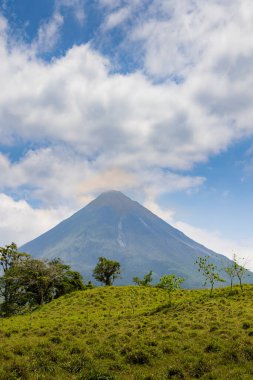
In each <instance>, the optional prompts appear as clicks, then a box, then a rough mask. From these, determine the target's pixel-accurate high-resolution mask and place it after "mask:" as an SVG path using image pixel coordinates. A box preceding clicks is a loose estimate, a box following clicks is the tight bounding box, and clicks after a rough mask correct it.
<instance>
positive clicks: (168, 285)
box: [157, 274, 184, 305]
mask: <svg viewBox="0 0 253 380" xmlns="http://www.w3.org/2000/svg"><path fill="white" fill-rule="evenodd" d="M182 282H184V278H181V277H177V276H176V275H175V274H169V275H167V274H165V275H164V276H163V277H161V278H160V282H159V283H158V284H157V286H158V287H159V288H162V289H165V290H167V292H168V293H169V305H171V297H172V293H173V292H175V291H176V290H177V289H180V285H181V284H182Z"/></svg>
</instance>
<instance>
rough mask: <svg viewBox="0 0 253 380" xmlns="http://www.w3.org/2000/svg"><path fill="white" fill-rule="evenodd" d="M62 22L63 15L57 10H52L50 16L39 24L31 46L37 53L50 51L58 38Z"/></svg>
mask: <svg viewBox="0 0 253 380" xmlns="http://www.w3.org/2000/svg"><path fill="white" fill-rule="evenodd" d="M63 23H64V18H63V16H62V15H61V14H60V13H59V12H54V14H53V16H52V18H51V19H50V20H48V21H46V22H43V23H42V25H41V26H40V28H39V30H38V36H37V38H36V40H35V41H34V44H33V48H34V49H35V50H36V51H38V52H39V53H44V52H48V51H51V50H52V49H53V48H54V47H55V45H56V44H57V42H58V40H59V38H60V29H61V27H62V25H63Z"/></svg>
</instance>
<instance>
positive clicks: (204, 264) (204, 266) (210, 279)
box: [195, 256, 224, 297]
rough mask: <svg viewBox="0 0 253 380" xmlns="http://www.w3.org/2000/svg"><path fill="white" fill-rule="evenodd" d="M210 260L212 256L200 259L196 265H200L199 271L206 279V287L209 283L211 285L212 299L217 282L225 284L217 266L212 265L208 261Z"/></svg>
mask: <svg viewBox="0 0 253 380" xmlns="http://www.w3.org/2000/svg"><path fill="white" fill-rule="evenodd" d="M209 258H210V256H205V257H198V258H197V260H196V262H195V264H197V265H198V271H199V272H201V273H202V275H203V276H204V278H205V281H204V286H206V285H207V283H209V284H210V286H211V288H210V297H212V294H213V287H214V284H215V282H224V280H223V278H221V277H220V275H219V273H218V268H217V265H215V264H214V263H210V262H209V261H208V260H209Z"/></svg>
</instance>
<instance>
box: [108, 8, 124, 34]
mask: <svg viewBox="0 0 253 380" xmlns="http://www.w3.org/2000/svg"><path fill="white" fill-rule="evenodd" d="M129 16H130V9H129V8H126V7H125V8H121V9H119V10H117V11H115V12H112V13H110V14H109V15H108V17H107V19H106V22H105V26H104V29H105V30H109V29H113V28H115V27H117V26H118V25H120V24H122V23H123V22H124V21H126V20H127V19H128V17H129Z"/></svg>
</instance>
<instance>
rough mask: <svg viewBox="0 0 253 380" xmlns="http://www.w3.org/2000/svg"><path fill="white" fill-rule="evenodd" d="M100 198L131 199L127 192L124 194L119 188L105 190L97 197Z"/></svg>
mask: <svg viewBox="0 0 253 380" xmlns="http://www.w3.org/2000/svg"><path fill="white" fill-rule="evenodd" d="M99 198H105V199H106V198H107V199H112V198H122V199H125V198H127V199H129V198H128V197H127V196H126V195H125V194H123V193H122V192H121V191H119V190H108V191H104V192H103V193H101V194H100V195H99V196H98V197H97V199H99Z"/></svg>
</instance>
